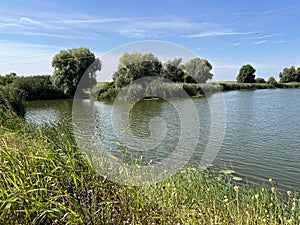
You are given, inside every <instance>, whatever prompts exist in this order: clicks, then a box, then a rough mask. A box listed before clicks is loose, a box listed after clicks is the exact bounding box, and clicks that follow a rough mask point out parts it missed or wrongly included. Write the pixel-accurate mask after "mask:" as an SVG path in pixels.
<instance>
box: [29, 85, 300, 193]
mask: <svg viewBox="0 0 300 225" xmlns="http://www.w3.org/2000/svg"><path fill="white" fill-rule="evenodd" d="M223 95H224V98H225V104H226V114H227V115H226V116H227V122H226V134H225V139H224V141H223V145H222V148H221V150H220V151H219V154H218V155H217V157H216V159H215V162H214V164H215V166H216V167H221V168H223V167H224V166H226V167H230V168H231V167H233V169H234V170H235V171H236V174H237V175H238V176H241V177H244V178H246V179H247V180H248V181H250V182H254V183H261V182H266V181H267V180H268V178H269V177H272V178H273V179H275V180H278V185H279V187H280V188H282V189H285V190H287V189H300V163H299V162H300V152H299V146H300V132H299V127H300V117H299V110H300V100H299V96H300V89H286V90H284V89H275V90H257V91H233V92H226V93H224V94H223ZM213 96H214V95H213ZM213 96H212V97H210V98H211V99H210V100H211V101H214V98H213ZM193 102H194V104H195V106H196V108H197V111H198V114H199V118H200V121H199V124H198V126H199V131H200V135H199V140H198V145H197V149H196V151H195V153H194V155H193V157H192V159H191V161H190V163H191V164H192V165H194V166H197V165H198V164H199V162H200V160H201V157H202V154H203V151H204V149H205V147H206V145H207V143H208V138H209V136H210V130H211V124H210V123H211V113H210V109H209V105H208V101H207V99H206V98H195V99H193ZM89 104H90V102H82V104H81V107H82V113H83V115H84V114H88V113H90V110H94V112H95V114H94V115H95V117H94V118H90V121H89V120H88V121H89V122H92V124H90V125H89V126H92V129H87V130H86V131H85V132H86V133H85V134H86V137H87V138H88V137H90V136H91V131H93V135H97V138H98V140H99V141H100V142H101V144H102V147H103V148H105V149H106V150H107V151H109V152H110V154H114V155H115V156H118V157H123V156H124V151H125V150H126V151H127V152H128V153H129V155H132V156H135V157H137V158H138V160H139V161H138V162H139V163H141V164H143V163H144V164H146V163H148V162H150V161H151V160H152V161H155V160H156V161H159V160H162V159H163V158H165V157H166V156H168V155H169V154H170V153H172V151H173V150H174V148H175V147H176V145H177V144H178V140H179V136H180V128H181V121H180V119H179V116H178V112H177V111H176V109H175V108H174V107H173V106H172V105H171V104H169V103H168V102H166V101H162V100H155V101H153V100H144V101H139V102H138V103H137V104H136V105H135V106H134V107H133V109H132V110H131V113H130V118H129V121H130V122H129V124H128V126H127V127H128V129H129V130H130V131H131V133H132V137H133V138H134V137H138V138H141V139H145V140H147V138H149V137H150V136H151V130H153V131H157V132H160V133H159V134H163V133H164V131H163V130H159V129H163V126H162V124H161V123H162V121H163V122H164V124H165V127H166V132H165V133H166V134H165V135H161V137H160V139H161V140H162V141H161V143H158V145H157V146H156V147H155V148H154V149H150V150H149V149H146V148H145V149H140V151H136V150H132V149H128V148H126V143H122V142H121V141H120V140H119V139H118V136H119V135H118V133H116V132H115V130H114V128H113V126H112V108H113V107H112V104H109V103H104V102H93V104H92V105H89ZM71 113H72V100H55V101H34V102H28V103H27V114H26V119H27V121H28V122H30V123H33V124H45V123H46V122H49V121H50V122H55V121H68V122H70V121H71ZM119 113H121V111H119ZM84 118H85V117H84V116H83V117H82V119H83V120H84ZM158 118H161V120H160V119H158ZM151 121H152V122H151ZM79 122H80V121H79ZM82 122H84V121H82ZM85 122H87V121H85ZM151 126H152V127H151ZM95 130H96V131H97V132H96V133H95V132H94V131H95ZM130 137H131V136H130ZM127 141H129V142H130V141H134V140H133V139H132V140H131V139H129V140H127ZM186 141H187V142H189V141H191V140H188V138H187V140H186ZM120 145H122V146H121V147H120Z"/></svg>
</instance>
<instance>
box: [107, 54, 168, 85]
mask: <svg viewBox="0 0 300 225" xmlns="http://www.w3.org/2000/svg"><path fill="white" fill-rule="evenodd" d="M161 68H162V65H161V62H160V61H159V60H158V59H157V58H156V57H155V56H154V55H153V54H152V53H147V54H144V55H142V54H140V53H137V52H134V53H132V54H129V53H128V52H125V53H124V54H123V56H122V57H121V58H120V60H119V66H118V70H117V71H116V72H115V73H114V74H113V80H114V84H115V86H116V88H122V87H125V86H126V85H128V84H130V83H131V82H132V81H134V80H137V79H139V78H142V77H148V76H159V75H160V73H161Z"/></svg>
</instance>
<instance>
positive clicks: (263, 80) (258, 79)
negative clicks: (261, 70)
mask: <svg viewBox="0 0 300 225" xmlns="http://www.w3.org/2000/svg"><path fill="white" fill-rule="evenodd" d="M255 83H259V84H264V83H266V81H265V79H264V78H260V77H257V78H255Z"/></svg>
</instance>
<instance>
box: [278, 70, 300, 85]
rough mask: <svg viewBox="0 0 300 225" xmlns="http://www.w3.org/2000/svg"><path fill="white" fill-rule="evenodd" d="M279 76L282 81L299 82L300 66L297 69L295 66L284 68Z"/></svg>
mask: <svg viewBox="0 0 300 225" xmlns="http://www.w3.org/2000/svg"><path fill="white" fill-rule="evenodd" d="M279 78H280V82H282V83H290V82H299V81H300V67H299V68H298V69H297V70H296V68H295V67H294V66H291V67H290V68H284V69H283V71H282V72H280V73H279Z"/></svg>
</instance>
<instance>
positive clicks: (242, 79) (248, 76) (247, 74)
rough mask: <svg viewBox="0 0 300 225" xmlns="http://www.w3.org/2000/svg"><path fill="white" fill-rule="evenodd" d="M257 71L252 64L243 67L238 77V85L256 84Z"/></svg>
mask: <svg viewBox="0 0 300 225" xmlns="http://www.w3.org/2000/svg"><path fill="white" fill-rule="evenodd" d="M255 71H256V70H255V69H254V68H253V66H251V65H250V64H246V65H243V66H242V67H241V68H240V71H239V74H238V75H237V78H236V80H237V82H238V83H255V75H254V73H255Z"/></svg>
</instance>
